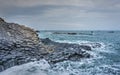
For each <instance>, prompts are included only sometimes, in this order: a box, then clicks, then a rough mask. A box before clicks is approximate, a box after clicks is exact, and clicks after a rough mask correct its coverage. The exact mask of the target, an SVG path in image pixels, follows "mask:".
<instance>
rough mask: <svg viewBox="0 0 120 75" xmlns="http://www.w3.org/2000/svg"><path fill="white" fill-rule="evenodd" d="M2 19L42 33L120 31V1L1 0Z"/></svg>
mask: <svg viewBox="0 0 120 75" xmlns="http://www.w3.org/2000/svg"><path fill="white" fill-rule="evenodd" d="M0 17H3V18H4V19H6V20H7V21H8V22H15V23H19V24H22V25H26V26H29V27H32V28H35V29H39V30H120V0H0Z"/></svg>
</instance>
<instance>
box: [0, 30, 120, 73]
mask: <svg viewBox="0 0 120 75" xmlns="http://www.w3.org/2000/svg"><path fill="white" fill-rule="evenodd" d="M67 33H75V34H67ZM38 34H39V37H40V38H43V39H44V38H49V39H51V40H53V41H55V42H60V43H74V44H86V45H89V46H92V45H93V44H94V43H100V44H101V47H97V48H93V49H92V51H88V53H90V54H91V55H92V57H91V58H85V59H81V61H69V60H67V61H63V62H59V63H56V64H54V65H53V66H51V65H50V64H49V63H48V62H47V61H46V60H45V59H41V60H40V61H34V62H30V63H26V64H23V65H19V66H14V67H11V68H9V69H7V70H5V71H3V72H1V73H0V75H120V31H55V30H54V31H40V32H38Z"/></svg>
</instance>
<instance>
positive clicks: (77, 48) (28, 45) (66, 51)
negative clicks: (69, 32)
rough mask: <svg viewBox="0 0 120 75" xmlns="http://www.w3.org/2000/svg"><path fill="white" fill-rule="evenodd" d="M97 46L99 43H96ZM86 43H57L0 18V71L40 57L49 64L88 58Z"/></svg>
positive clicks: (88, 48) (89, 48) (29, 29)
mask: <svg viewBox="0 0 120 75" xmlns="http://www.w3.org/2000/svg"><path fill="white" fill-rule="evenodd" d="M98 46H99V45H98ZM91 50H92V48H91V47H90V46H87V45H78V44H68V43H58V42H54V41H51V40H50V39H49V38H46V39H39V37H38V35H37V33H36V31H34V30H33V29H31V28H28V27H25V26H22V25H18V24H15V23H7V22H5V21H4V20H3V19H2V18H0V71H3V70H5V69H7V68H10V67H12V66H15V65H21V64H24V63H27V62H30V61H36V60H40V59H45V60H47V61H48V62H49V63H50V64H54V63H57V62H62V61H65V60H71V61H79V60H81V58H90V57H91V55H90V54H89V53H87V51H91Z"/></svg>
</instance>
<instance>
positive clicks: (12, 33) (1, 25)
mask: <svg viewBox="0 0 120 75" xmlns="http://www.w3.org/2000/svg"><path fill="white" fill-rule="evenodd" d="M1 39H2V40H6V41H13V42H27V41H29V42H27V43H30V42H31V43H33V44H38V43H39V38H38V36H37V34H36V32H35V31H34V30H33V29H31V28H28V27H25V26H23V25H18V24H15V23H7V22H5V21H4V20H3V19H2V18H0V40H1Z"/></svg>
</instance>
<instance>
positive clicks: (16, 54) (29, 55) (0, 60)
mask: <svg viewBox="0 0 120 75" xmlns="http://www.w3.org/2000/svg"><path fill="white" fill-rule="evenodd" d="M39 43H40V41H39V37H38V35H37V33H36V32H35V31H34V30H33V29H31V28H29V27H25V26H23V25H18V24H15V23H7V22H5V21H4V20H3V19H2V18H0V71H2V70H5V69H7V68H9V67H12V66H15V65H20V64H23V63H26V62H29V61H32V59H40V58H41V57H40V55H41V54H40V53H42V52H43V51H45V50H44V49H41V48H42V45H40V44H39Z"/></svg>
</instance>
